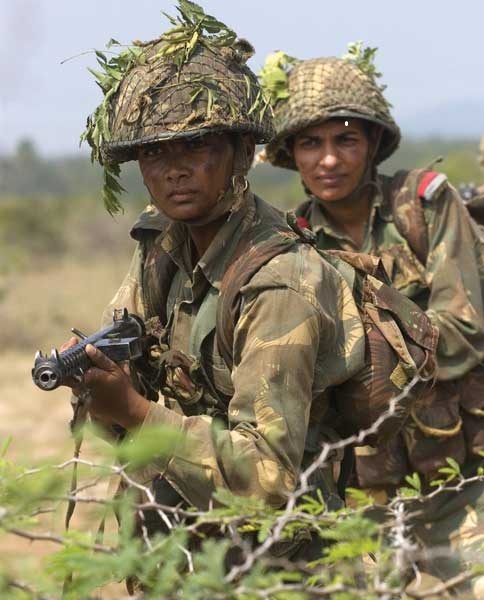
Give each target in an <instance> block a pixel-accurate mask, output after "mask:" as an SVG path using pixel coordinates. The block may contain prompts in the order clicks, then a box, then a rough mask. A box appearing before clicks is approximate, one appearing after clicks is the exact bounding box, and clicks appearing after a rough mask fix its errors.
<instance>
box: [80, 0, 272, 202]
mask: <svg viewBox="0 0 484 600" xmlns="http://www.w3.org/2000/svg"><path fill="white" fill-rule="evenodd" d="M177 11H178V15H177V16H176V17H171V16H169V15H166V14H165V13H163V14H164V15H165V16H166V17H167V18H168V20H169V22H170V24H171V25H172V27H171V28H170V29H169V30H168V31H167V32H165V33H163V34H162V35H161V36H160V37H159V38H157V39H155V40H151V41H148V42H140V41H135V42H133V45H132V46H129V47H124V46H123V47H122V48H123V49H122V50H121V52H119V54H117V55H116V56H114V57H112V58H110V59H109V60H107V58H106V55H105V54H104V53H102V52H96V57H97V61H98V64H99V65H100V67H101V69H102V70H101V71H100V72H96V71H93V70H91V72H92V73H93V75H94V76H95V78H96V81H97V83H98V85H99V86H100V87H101V89H102V92H103V95H104V98H103V100H102V102H101V104H100V105H99V106H98V107H97V108H96V110H95V111H94V113H93V114H92V115H90V117H89V118H88V121H87V127H86V131H85V132H84V133H83V134H82V136H81V141H84V140H85V141H87V143H88V144H89V145H90V147H91V158H92V160H93V161H98V162H99V163H100V164H102V165H103V167H104V189H103V199H104V203H105V206H106V208H107V210H108V211H109V212H110V213H111V214H112V213H114V212H117V211H118V210H120V208H121V206H120V203H119V200H118V194H119V193H120V192H121V191H123V190H122V187H121V185H120V184H119V180H118V176H119V163H121V162H124V161H127V160H134V159H136V157H137V152H138V150H139V147H140V146H141V145H143V144H148V143H158V142H161V141H163V140H167V139H175V138H179V137H184V136H191V135H197V134H198V135H200V134H202V133H204V132H205V131H207V130H209V129H210V130H218V131H222V130H230V131H239V132H250V133H253V134H254V136H255V138H256V140H257V141H258V142H262V141H266V140H267V139H268V137H269V134H270V132H271V125H270V122H269V121H268V118H269V113H267V108H268V103H267V102H266V100H265V98H264V96H263V94H262V92H261V90H260V87H259V84H258V82H257V78H256V77H255V76H254V75H253V73H252V72H251V71H250V69H249V68H248V67H247V66H246V65H245V63H246V61H247V59H248V58H249V57H250V56H251V55H252V54H253V52H254V49H253V48H252V46H251V45H250V44H249V43H248V42H247V41H245V40H240V39H238V38H237V35H236V33H235V32H234V31H233V30H232V29H230V28H229V27H227V26H226V25H225V24H224V23H222V22H221V21H218V20H217V19H216V18H215V17H212V16H210V15H207V14H205V12H204V11H203V9H202V8H201V7H200V6H198V5H197V4H195V3H194V2H191V1H190V0H179V6H178V7H177ZM113 46H121V45H120V44H119V42H117V41H116V40H110V42H109V43H108V47H113Z"/></svg>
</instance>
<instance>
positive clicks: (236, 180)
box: [232, 175, 249, 193]
mask: <svg viewBox="0 0 484 600" xmlns="http://www.w3.org/2000/svg"><path fill="white" fill-rule="evenodd" d="M240 184H242V185H240ZM248 187H249V182H248V181H247V177H246V176H245V175H232V189H233V190H234V192H241V193H244V192H245V191H246V190H247V188H248Z"/></svg>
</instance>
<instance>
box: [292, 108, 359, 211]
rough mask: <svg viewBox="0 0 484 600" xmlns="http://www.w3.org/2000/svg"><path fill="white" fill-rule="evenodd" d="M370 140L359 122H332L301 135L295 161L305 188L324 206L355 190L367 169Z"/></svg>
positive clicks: (295, 147)
mask: <svg viewBox="0 0 484 600" xmlns="http://www.w3.org/2000/svg"><path fill="white" fill-rule="evenodd" d="M368 151H369V138H368V133H367V129H366V127H365V125H364V123H363V122H362V121H360V120H359V119H331V120H329V121H325V122H323V123H319V124H316V125H312V126H310V127H307V128H306V129H303V130H302V131H300V132H299V133H298V134H297V135H296V136H295V138H294V145H293V153H294V161H295V163H296V166H297V168H298V170H299V173H300V175H301V177H302V180H303V181H304V183H305V185H306V187H307V188H308V189H309V190H310V191H311V193H312V194H313V195H314V196H316V198H319V199H320V200H322V201H324V202H336V201H338V200H341V199H342V198H345V197H346V196H348V195H349V194H351V192H352V191H353V190H354V189H355V188H356V186H357V185H358V183H359V182H360V180H361V178H362V176H363V173H364V172H365V169H366V166H367V157H368Z"/></svg>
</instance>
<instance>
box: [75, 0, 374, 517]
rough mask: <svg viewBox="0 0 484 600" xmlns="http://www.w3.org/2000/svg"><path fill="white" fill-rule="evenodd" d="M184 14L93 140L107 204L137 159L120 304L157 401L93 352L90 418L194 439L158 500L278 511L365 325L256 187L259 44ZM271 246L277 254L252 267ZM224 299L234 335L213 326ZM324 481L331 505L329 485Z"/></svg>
mask: <svg viewBox="0 0 484 600" xmlns="http://www.w3.org/2000/svg"><path fill="white" fill-rule="evenodd" d="M180 7H181V8H180V9H179V10H180V12H181V14H182V18H181V20H180V21H181V25H180V27H179V28H178V30H177V31H176V32H174V31H173V30H171V31H169V32H167V33H166V34H164V35H163V36H162V37H160V38H159V39H158V40H155V41H152V42H148V43H141V42H139V43H138V45H136V46H135V47H134V49H133V50H132V51H131V52H132V53H133V52H134V53H135V55H136V60H135V61H133V63H132V64H131V65H130V67H129V68H128V69H126V72H124V73H123V74H122V78H121V83H120V85H119V87H115V88H114V91H113V92H110V91H109V89H107V90H105V93H106V94H107V98H106V104H105V106H106V107H107V117H108V121H107V123H106V124H104V125H103V124H102V123H101V129H102V130H103V131H104V132H105V133H103V135H102V137H101V138H99V137H96V136H97V135H98V132H99V130H100V128H99V126H98V125H99V121H100V119H102V118H103V114H104V113H103V110H102V109H98V111H97V112H96V113H95V114H94V115H93V116H92V117H91V119H90V121H89V128H88V131H87V134H86V138H87V139H88V141H89V142H90V143H91V146H92V147H93V151H94V156H95V157H100V155H99V154H98V153H99V152H101V154H102V161H103V165H104V167H105V169H106V175H107V177H106V182H107V184H108V189H106V190H105V197H106V198H107V200H108V202H109V206H110V208H111V209H113V208H115V203H116V198H115V192H116V184H115V180H114V179H113V177H115V175H116V173H117V167H116V166H117V165H118V164H119V163H122V162H125V161H129V160H137V161H138V164H139V167H140V170H141V174H142V177H143V180H144V183H145V185H146V187H147V189H148V191H149V194H150V196H151V202H152V205H151V206H150V207H148V209H147V210H146V211H145V212H144V213H143V214H142V215H141V217H140V219H139V221H138V222H137V223H136V225H135V226H134V228H133V231H132V235H133V237H134V238H135V239H136V240H137V241H138V246H137V249H136V250H135V253H134V257H133V260H132V264H131V266H130V268H129V272H128V274H127V275H126V278H125V280H124V282H123V284H122V286H121V288H120V289H119V291H118V293H117V294H116V296H115V298H114V299H113V301H112V307H118V308H119V307H127V309H128V310H129V311H130V312H132V313H135V314H137V315H140V316H141V317H142V318H143V320H144V321H145V322H146V325H147V327H148V330H149V331H150V333H152V334H153V335H154V336H155V337H156V338H157V342H158V346H157V351H156V353H155V354H153V355H152V357H151V359H152V360H151V364H150V367H151V369H148V368H147V370H146V373H144V378H143V385H144V391H145V396H149V397H150V398H151V399H152V400H156V399H157V398H158V391H159V390H161V391H162V394H163V402H159V403H156V402H150V401H148V400H147V399H146V397H145V396H144V395H142V394H141V393H140V392H139V391H138V389H135V386H134V385H133V383H132V380H131V378H130V377H129V376H128V375H127V374H126V373H125V372H124V371H123V370H122V369H121V368H120V367H119V366H117V365H116V364H115V363H113V362H111V361H110V360H109V359H107V358H106V357H105V356H104V355H103V354H102V353H101V352H99V351H96V349H95V348H94V347H92V346H88V347H87V352H88V354H89V356H90V358H91V359H92V362H93V363H94V365H95V367H93V368H91V369H90V370H88V371H87V372H86V374H85V377H84V384H85V385H86V386H87V387H88V389H89V391H90V396H91V400H90V404H89V410H90V413H91V416H92V418H94V419H95V420H97V421H100V422H102V423H103V424H105V425H107V426H108V427H111V426H112V425H117V426H121V427H122V428H124V429H125V430H128V431H131V430H133V429H134V428H137V427H139V426H141V425H143V426H146V425H150V424H166V425H168V426H172V427H173V428H175V429H176V430H178V431H180V432H182V433H183V435H184V436H186V439H187V440H188V442H189V443H188V445H187V446H186V447H185V446H179V447H177V448H173V452H172V454H171V455H170V456H166V457H164V458H163V459H157V460H154V461H153V463H152V464H151V465H150V468H148V469H147V470H146V472H145V473H144V479H143V482H144V483H146V484H149V483H150V482H151V481H153V486H154V488H155V491H156V497H157V500H158V501H160V502H161V503H163V504H173V503H175V504H176V503H178V502H182V504H183V505H185V506H187V505H188V506H193V507H197V508H199V509H206V508H207V507H208V506H209V503H210V501H211V498H212V494H213V492H214V490H215V489H216V488H225V489H228V490H230V491H232V492H233V493H235V494H239V495H242V496H253V497H256V498H260V499H262V500H264V501H266V502H267V503H268V504H270V505H272V506H274V507H278V506H281V505H283V504H284V503H285V502H286V500H287V497H288V495H289V494H290V493H291V492H292V491H293V490H294V488H295V486H296V482H297V479H298V474H299V471H300V468H301V464H303V461H304V460H308V458H304V457H303V455H304V451H305V440H306V433H307V431H308V427H310V426H311V423H314V422H317V423H318V424H319V423H320V421H323V422H324V419H325V413H326V409H327V406H326V403H325V402H326V400H325V399H324V394H323V393H324V391H325V390H326V389H327V388H328V387H329V386H332V385H334V384H337V383H339V382H341V381H344V380H346V379H347V378H349V377H351V376H352V375H353V374H354V373H356V372H357V371H358V370H360V369H361V368H362V366H363V364H364V345H365V341H364V331H363V327H362V323H361V320H360V318H359V315H358V311H357V307H356V305H355V303H354V300H353V297H352V295H351V292H350V289H349V287H348V286H347V284H346V283H345V281H344V280H343V278H342V277H341V276H340V275H339V274H338V272H337V271H336V270H335V269H334V268H333V267H332V266H330V265H329V263H327V262H326V261H324V260H323V259H322V258H321V257H320V256H319V254H318V252H317V251H316V250H315V249H314V248H313V247H312V246H310V245H309V244H306V243H302V242H301V239H300V238H299V237H298V236H297V235H296V234H295V233H294V231H292V230H291V229H290V228H289V227H288V226H287V223H286V220H285V216H284V215H283V213H281V212H279V211H278V210H276V209H274V208H273V207H271V206H270V205H268V204H266V203H265V202H264V201H263V200H261V199H260V198H257V197H255V196H254V194H253V193H252V192H251V190H250V188H249V185H248V182H247V179H246V174H247V171H248V169H249V167H250V165H251V163H252V159H253V155H254V148H255V143H256V142H257V143H263V142H265V141H267V140H268V139H269V138H270V135H271V121H270V117H269V113H270V111H269V110H267V111H265V110H264V103H263V102H262V101H261V96H260V94H259V84H258V82H257V78H256V77H255V75H254V74H253V73H252V72H251V71H250V69H249V68H248V67H247V66H246V64H245V63H246V60H247V58H248V57H249V56H250V55H251V53H252V52H253V49H252V47H251V46H250V44H249V43H248V42H246V41H244V40H238V39H236V36H235V34H234V33H233V32H232V31H231V30H229V29H228V28H226V27H225V26H223V25H222V24H220V23H219V22H218V21H215V19H213V18H211V17H209V16H206V15H205V16H204V18H203V24H201V25H200V23H199V21H200V19H199V18H192V19H190V18H189V17H190V16H192V17H193V15H191V11H200V10H201V9H200V8H199V7H197V6H196V5H194V4H193V3H187V2H181V3H180ZM197 14H198V16H200V12H198V13H197ZM201 14H203V13H201ZM192 23H197V27H196V29H195V26H194V25H192ZM199 25H200V26H199ZM205 25H206V27H207V28H208V29H209V32H210V33H208V32H207V30H204V26H205ZM180 28H182V29H183V32H184V34H185V35H184V36H183V37H184V39H185V40H187V41H186V42H184V43H181V44H180V43H179V38H180ZM195 33H196V35H195V37H194V34H195ZM173 40H174V41H173ZM117 64H125V61H124V62H123V60H118V63H117ZM108 94H109V96H108ZM266 108H267V107H266ZM106 127H107V128H108V129H106ZM106 131H108V132H109V133H106ZM273 238H276V239H277V240H278V241H279V243H280V246H281V250H280V253H279V256H276V257H275V258H273V257H269V258H268V260H267V261H266V262H267V264H265V265H263V266H261V265H260V262H259V263H258V264H257V266H258V267H260V268H258V269H257V270H256V271H255V272H254V271H253V270H252V271H251V268H252V269H253V264H251V262H250V259H251V257H252V256H254V255H255V256H258V255H259V257H260V253H261V252H262V251H263V249H264V245H263V242H264V241H266V240H269V239H273ZM227 273H229V275H228V276H227ZM227 297H230V298H231V304H230V308H231V309H232V312H231V316H232V331H222V329H223V327H222V326H221V324H220V323H218V322H217V318H218V317H219V314H220V311H219V307H220V302H222V298H223V299H224V302H227ZM108 312H109V310H108ZM225 324H227V323H225ZM228 325H230V324H228ZM72 341H73V340H71V341H70V343H72ZM227 341H229V343H227ZM154 364H155V367H153V365H154ZM150 377H151V379H150ZM148 380H149V381H148ZM318 477H319V480H318V481H317V482H316V484H317V485H318V486H319V485H321V486H323V490H322V491H323V493H324V494H325V495H326V497H327V498H330V497H331V495H332V492H333V489H332V483H331V482H332V479H331V478H330V477H329V478H326V475H325V473H323V472H321V473H319V474H318ZM153 526H161V523H157V524H156V523H155V524H153Z"/></svg>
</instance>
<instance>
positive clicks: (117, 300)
mask: <svg viewBox="0 0 484 600" xmlns="http://www.w3.org/2000/svg"><path fill="white" fill-rule="evenodd" d="M141 266H142V248H141V245H140V244H138V245H137V246H136V248H135V250H134V253H133V257H132V259H131V263H130V265H129V268H128V272H127V273H126V275H125V277H124V279H123V282H122V283H121V285H120V287H119V289H118V291H117V292H116V293H115V295H114V297H113V299H112V300H111V301H110V302H109V304H108V305H107V306H106V308H105V309H104V312H103V315H102V319H101V321H102V325H107V324H108V323H110V322H111V320H112V317H113V310H114V309H115V308H127V309H128V312H129V313H132V314H135V315H138V316H139V317H141V318H144V307H143V299H142V294H141Z"/></svg>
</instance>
